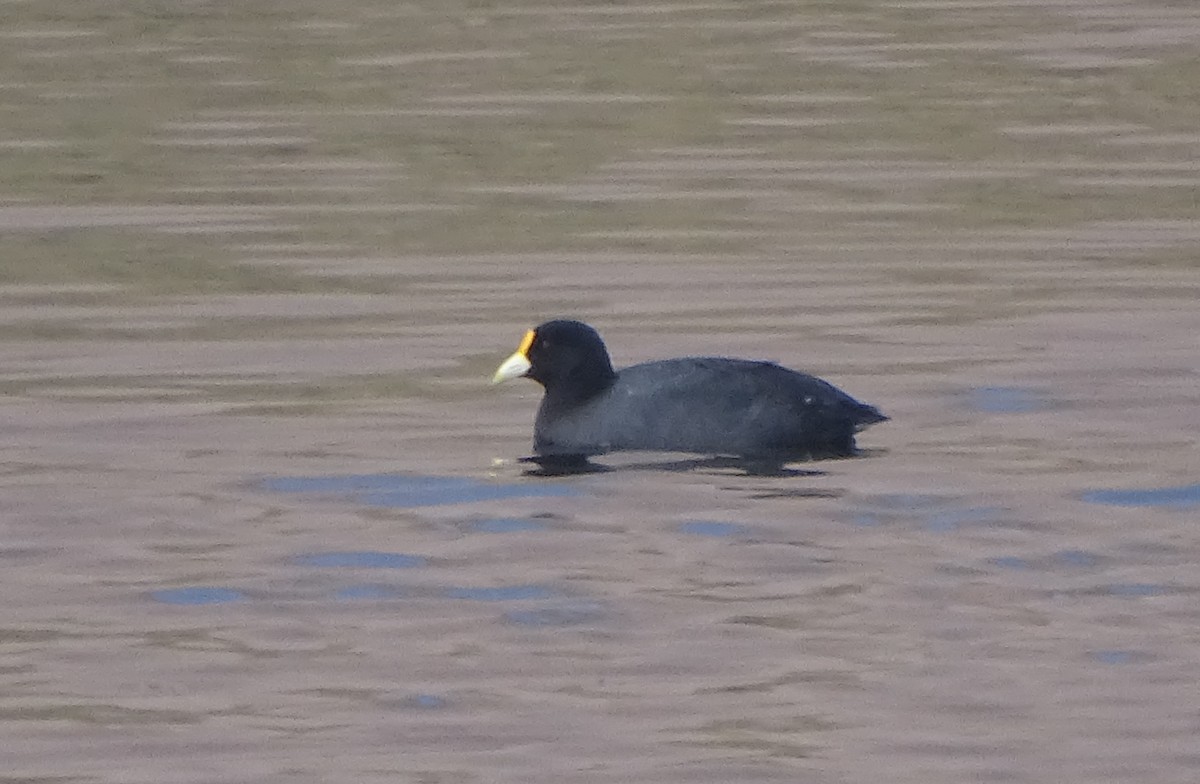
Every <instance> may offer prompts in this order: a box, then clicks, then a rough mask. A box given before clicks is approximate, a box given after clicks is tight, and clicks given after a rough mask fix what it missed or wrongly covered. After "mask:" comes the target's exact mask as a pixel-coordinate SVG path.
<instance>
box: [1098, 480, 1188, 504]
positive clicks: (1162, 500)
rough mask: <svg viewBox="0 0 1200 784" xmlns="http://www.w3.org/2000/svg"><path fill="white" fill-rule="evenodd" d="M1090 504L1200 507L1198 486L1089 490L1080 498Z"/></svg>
mask: <svg viewBox="0 0 1200 784" xmlns="http://www.w3.org/2000/svg"><path fill="white" fill-rule="evenodd" d="M1080 497H1081V498H1082V499H1083V500H1084V501H1087V502H1088V503H1091V504H1106V505H1108V506H1124V507H1143V506H1161V507H1165V508H1167V509H1191V508H1192V507H1195V506H1200V484H1194V485H1180V486H1178V487H1156V488H1151V489H1147V490H1089V491H1087V492H1086V493H1084V494H1083V495H1082V496H1080Z"/></svg>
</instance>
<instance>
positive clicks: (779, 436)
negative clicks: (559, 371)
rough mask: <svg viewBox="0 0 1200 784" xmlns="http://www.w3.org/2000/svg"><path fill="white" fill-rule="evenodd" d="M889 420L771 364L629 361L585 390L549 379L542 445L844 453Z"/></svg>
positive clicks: (793, 455)
mask: <svg viewBox="0 0 1200 784" xmlns="http://www.w3.org/2000/svg"><path fill="white" fill-rule="evenodd" d="M885 419H887V417H886V416H884V415H883V414H881V413H880V412H879V411H878V410H876V409H875V408H873V407H872V406H869V405H866V404H865V403H860V402H859V401H857V400H855V399H854V398H852V397H850V396H849V395H847V394H846V393H845V392H842V391H841V390H839V389H838V388H837V387H835V386H833V385H832V384H829V383H827V382H825V381H822V380H821V379H819V378H816V377H814V376H810V375H808V374H806V373H800V372H797V371H794V370H789V369H787V368H784V367H781V366H779V365H776V364H774V363H771V362H758V361H753V360H745V359H727V358H719V357H685V358H681V359H668V360H662V361H658V362H647V363H645V364H641V365H634V366H632V367H628V368H624V369H623V370H620V371H618V372H616V374H615V375H614V376H612V377H611V379H610V380H609V383H608V384H607V385H606V386H604V387H603V388H600V389H589V390H588V394H586V395H584V396H582V397H581V395H580V394H578V391H577V390H574V389H572V388H570V387H565V388H563V389H559V388H556V387H554V386H549V387H547V391H546V396H545V397H544V398H543V399H542V404H541V407H540V408H539V410H538V416H537V422H536V425H535V427H534V451H535V452H536V453H537V454H539V455H544V456H564V457H566V456H584V457H586V456H592V455H600V454H604V453H607V452H618V451H634V450H640V451H661V452H690V453H697V454H706V455H721V456H734V457H742V458H748V459H752V460H798V459H813V458H822V457H844V456H849V455H852V454H854V451H855V446H854V434H855V433H856V432H857V431H859V430H861V429H862V428H863V427H866V426H867V425H870V424H872V423H875V422H880V421H883V420H885Z"/></svg>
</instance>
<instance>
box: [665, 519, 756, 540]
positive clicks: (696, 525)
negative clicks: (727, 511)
mask: <svg viewBox="0 0 1200 784" xmlns="http://www.w3.org/2000/svg"><path fill="white" fill-rule="evenodd" d="M679 532H680V533H681V534H691V535H692V536H713V537H719V538H728V537H731V536H739V535H742V534H745V533H746V526H744V525H738V524H737V523H720V522H716V521H711V520H691V521H689V522H686V523H680V524H679Z"/></svg>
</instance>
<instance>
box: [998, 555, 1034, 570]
mask: <svg viewBox="0 0 1200 784" xmlns="http://www.w3.org/2000/svg"><path fill="white" fill-rule="evenodd" d="M988 563H990V564H992V565H993V566H999V567H1001V568H1002V569H1022V570H1023V569H1032V568H1033V564H1031V563H1029V561H1026V560H1025V559H1024V558H1019V557H1017V556H1015V555H1002V556H1000V557H998V558H989V559H988Z"/></svg>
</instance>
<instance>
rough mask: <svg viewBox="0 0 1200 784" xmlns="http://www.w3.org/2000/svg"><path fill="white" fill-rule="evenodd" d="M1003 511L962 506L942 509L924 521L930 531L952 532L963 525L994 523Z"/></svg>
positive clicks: (986, 507)
mask: <svg viewBox="0 0 1200 784" xmlns="http://www.w3.org/2000/svg"><path fill="white" fill-rule="evenodd" d="M1003 513H1004V511H1003V510H1002V509H999V508H997V507H994V506H962V507H956V508H951V509H943V510H941V511H938V512H934V513H933V514H931V515H929V517H928V518H927V519H926V521H925V525H926V527H927V528H928V529H929V530H931V531H940V532H943V533H944V532H946V531H954V530H956V529H958V528H961V527H963V526H964V525H986V524H988V523H994V522H996V521H997V520H998V519H999V518H1000V517H1001V515H1003Z"/></svg>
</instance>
